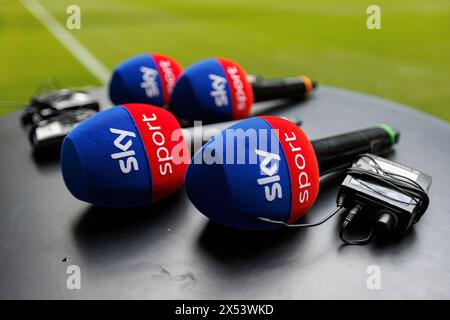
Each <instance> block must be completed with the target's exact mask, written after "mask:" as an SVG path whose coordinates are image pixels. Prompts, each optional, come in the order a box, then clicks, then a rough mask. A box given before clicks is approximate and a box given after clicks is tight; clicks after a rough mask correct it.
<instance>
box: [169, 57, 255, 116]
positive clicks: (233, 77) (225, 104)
mask: <svg viewBox="0 0 450 320" xmlns="http://www.w3.org/2000/svg"><path fill="white" fill-rule="evenodd" d="M253 101H254V97H253V89H252V87H251V84H250V83H249V82H248V81H247V74H246V72H245V70H244V69H243V68H242V67H240V66H239V65H238V64H237V63H235V62H233V61H231V60H228V59H224V58H209V59H205V60H202V61H199V62H197V63H195V64H193V65H192V66H190V67H189V68H187V69H186V70H185V71H184V72H183V73H182V74H181V76H180V78H179V79H178V81H177V84H176V86H175V88H174V90H173V93H172V98H171V104H170V111H171V112H173V113H174V114H175V115H176V116H177V117H178V118H180V119H185V120H188V121H194V120H202V121H204V122H205V123H213V122H219V121H230V120H237V119H244V118H247V117H248V115H249V114H250V109H251V106H252V104H253Z"/></svg>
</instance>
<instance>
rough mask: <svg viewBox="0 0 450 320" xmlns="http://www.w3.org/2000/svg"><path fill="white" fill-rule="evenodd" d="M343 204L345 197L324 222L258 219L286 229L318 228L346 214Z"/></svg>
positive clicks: (340, 199)
mask: <svg viewBox="0 0 450 320" xmlns="http://www.w3.org/2000/svg"><path fill="white" fill-rule="evenodd" d="M343 204H344V197H340V198H339V199H338V201H337V208H336V210H335V211H333V212H332V213H331V214H329V215H328V216H326V217H325V218H324V219H322V220H320V221H318V222H314V223H287V222H284V221H280V220H272V219H269V218H265V217H258V219H259V220H261V221H264V222H269V223H274V224H281V225H284V226H286V227H291V228H311V227H317V226H320V225H321V224H324V223H325V222H327V221H328V220H330V219H331V218H332V217H334V216H335V215H336V214H338V213H343V212H345V211H346V210H347V209H346V208H344V207H343Z"/></svg>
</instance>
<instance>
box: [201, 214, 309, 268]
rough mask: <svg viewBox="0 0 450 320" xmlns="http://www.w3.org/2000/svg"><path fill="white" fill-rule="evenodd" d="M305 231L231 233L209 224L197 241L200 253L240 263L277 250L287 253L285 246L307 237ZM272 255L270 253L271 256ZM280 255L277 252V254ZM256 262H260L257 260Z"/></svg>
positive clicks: (210, 222)
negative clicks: (203, 252)
mask: <svg viewBox="0 0 450 320" xmlns="http://www.w3.org/2000/svg"><path fill="white" fill-rule="evenodd" d="M306 233H307V230H305V229H304V230H295V229H288V228H282V229H277V230H271V231H245V230H236V229H231V228H228V227H225V226H222V225H219V224H216V223H214V222H212V221H209V222H208V223H207V225H206V227H205V228H204V229H203V231H202V233H201V235H200V238H199V246H200V249H202V250H204V251H205V252H206V253H207V254H208V255H209V256H211V257H213V258H215V259H217V260H219V261H221V262H233V261H241V262H242V261H243V260H246V259H255V258H256V257H259V258H261V256H264V255H267V256H269V255H271V254H273V251H274V250H276V249H277V248H280V247H282V250H283V251H286V250H288V249H287V243H288V242H289V241H291V243H293V242H294V241H293V239H294V238H296V239H297V241H295V242H296V243H297V245H298V239H299V238H302V237H304V236H305V235H306ZM270 252H272V253H270ZM279 253H280V252H279ZM257 261H260V260H258V259H257Z"/></svg>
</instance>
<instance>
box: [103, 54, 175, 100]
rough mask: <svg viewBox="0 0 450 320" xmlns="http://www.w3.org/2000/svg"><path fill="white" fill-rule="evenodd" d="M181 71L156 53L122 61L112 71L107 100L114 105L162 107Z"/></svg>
mask: <svg viewBox="0 0 450 320" xmlns="http://www.w3.org/2000/svg"><path fill="white" fill-rule="evenodd" d="M181 72H182V68H181V66H180V64H179V63H178V62H177V61H176V60H175V59H173V58H171V57H168V56H165V55H162V54H157V53H147V54H141V55H138V56H135V57H132V58H130V59H127V60H125V61H124V62H122V63H121V64H119V65H118V66H117V67H116V68H115V69H114V71H113V74H112V77H111V80H110V83H109V97H110V99H111V101H112V102H113V103H114V104H116V105H119V104H124V103H146V104H151V105H155V106H164V105H168V104H169V103H170V97H171V94H172V91H173V88H174V86H175V83H176V81H177V79H178V78H179V76H180V74H181Z"/></svg>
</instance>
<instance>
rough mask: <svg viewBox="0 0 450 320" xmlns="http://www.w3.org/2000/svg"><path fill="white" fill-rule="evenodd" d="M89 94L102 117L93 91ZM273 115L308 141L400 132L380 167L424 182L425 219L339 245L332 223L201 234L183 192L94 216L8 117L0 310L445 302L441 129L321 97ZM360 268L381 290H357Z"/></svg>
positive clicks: (363, 281) (205, 228)
mask: <svg viewBox="0 0 450 320" xmlns="http://www.w3.org/2000/svg"><path fill="white" fill-rule="evenodd" d="M94 94H95V95H97V96H98V97H101V98H102V99H103V100H104V102H103V103H104V104H105V105H107V104H108V102H107V100H106V98H105V93H104V90H94ZM273 112H277V113H278V114H281V115H286V116H289V115H290V116H300V118H301V119H303V120H304V125H303V128H304V130H305V132H306V133H307V134H308V135H309V137H310V138H312V139H314V138H320V137H325V136H329V135H333V134H336V133H343V132H346V131H351V130H354V129H360V128H365V127H368V126H371V125H373V124H376V123H380V122H385V123H388V124H390V125H391V126H393V127H395V128H397V129H399V130H400V131H401V140H400V143H399V144H398V145H397V147H396V151H395V153H394V154H392V155H391V156H390V158H391V159H392V160H394V161H398V162H400V163H403V164H406V165H408V166H411V167H413V168H417V169H419V170H421V171H424V172H426V173H428V174H430V175H431V176H432V177H433V183H432V185H431V189H430V193H429V195H430V199H431V203H430V206H429V209H428V211H427V212H426V213H425V215H424V216H423V218H422V220H421V221H420V222H419V223H418V224H417V225H415V226H414V228H413V229H412V230H410V232H409V233H407V234H406V235H405V237H404V238H403V239H401V240H398V241H395V242H392V243H389V244H380V243H371V244H369V245H366V246H344V245H342V243H341V241H340V239H339V238H338V234H337V230H338V225H339V223H338V219H333V220H330V221H329V222H328V223H327V224H324V225H322V226H320V227H317V228H312V229H296V230H295V229H282V230H278V231H276V232H263V233H259V232H242V231H240V232H239V231H234V230H230V229H227V228H225V227H221V226H219V225H216V224H214V223H212V222H210V221H209V220H208V219H207V218H206V217H204V216H203V215H202V214H200V213H199V212H198V211H197V210H196V209H195V207H194V206H193V205H192V204H191V203H190V202H189V199H188V198H187V197H186V195H185V193H184V190H179V191H178V192H177V193H175V194H174V195H173V196H171V197H169V198H168V199H166V200H164V201H162V202H160V203H158V204H155V205H153V206H150V207H146V208H137V209H136V208H134V209H110V208H101V207H96V206H92V205H89V204H86V203H83V202H81V201H79V200H77V199H75V198H74V197H73V196H72V195H71V194H70V193H69V191H68V190H67V189H66V188H65V185H64V182H63V179H62V176H61V172H60V169H59V162H58V160H57V159H53V158H51V157H47V158H44V159H42V157H36V156H33V153H32V148H31V146H30V144H29V143H28V140H27V137H26V134H25V132H24V130H23V129H22V128H21V126H20V125H19V113H13V114H11V115H8V116H5V117H3V118H0V141H1V144H0V150H1V151H0V155H1V163H0V170H1V180H0V204H1V205H0V208H1V212H0V298H12V299H15V298H32V299H35V298H45V299H46V298H50V299H85V298H86V299H92V298H105V299H110V298H113V299H115V298H121V299H128V298H132V299H136V298H138V299H140V298H144V299H147V298H149V299H197V298H202V299H260V298H261V299H348V298H350V299H366V298H369V299H415V298H426V299H428V298H447V299H448V298H450V231H449V230H450V192H449V190H450V188H449V186H448V184H449V182H450V174H449V172H450V171H449V160H450V159H449V155H450V125H449V124H448V123H446V122H444V121H441V120H439V119H436V118H433V117H431V116H429V115H426V114H424V113H421V112H418V111H416V110H413V109H411V108H408V107H406V106H403V105H400V104H397V103H393V102H389V101H386V100H383V99H379V98H375V97H370V96H366V95H363V94H359V93H355V92H351V91H346V90H340V89H335V88H330V87H321V88H319V89H318V90H317V92H316V93H315V95H314V96H313V97H312V98H311V99H309V100H307V101H305V102H302V103H300V104H298V105H295V106H290V107H285V108H278V109H276V110H273ZM341 180H342V175H339V174H335V175H330V176H327V177H325V178H323V179H322V180H321V190H320V192H319V197H318V199H317V201H316V204H315V205H314V206H313V208H312V210H311V211H310V212H309V213H308V215H307V216H306V217H305V219H304V221H305V222H306V221H309V222H311V221H314V220H317V219H320V218H321V217H323V216H325V215H326V214H328V213H329V212H331V211H332V210H334V208H335V199H336V193H337V189H338V186H339V184H340V181H341ZM65 257H68V258H69V259H68V261H65V262H64V261H63V258H65ZM70 265H76V266H78V267H79V270H80V275H81V277H80V279H81V289H79V290H78V289H73V290H69V289H68V288H67V286H66V281H67V278H68V277H69V274H68V273H67V271H68V267H69V266H70ZM371 266H377V267H378V268H377V270H378V271H379V273H378V274H379V276H380V277H379V279H380V284H381V288H379V289H369V287H370V286H369V287H368V286H367V281H369V282H370V280H371V278H370V276H371V272H372V270H373V269H372V268H373V267H371ZM69 269H70V268H69Z"/></svg>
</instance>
